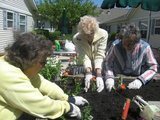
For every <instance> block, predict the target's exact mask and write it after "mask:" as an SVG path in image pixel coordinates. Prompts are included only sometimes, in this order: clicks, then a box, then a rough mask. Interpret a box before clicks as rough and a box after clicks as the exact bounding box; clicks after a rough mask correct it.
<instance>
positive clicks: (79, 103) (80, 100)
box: [68, 96, 89, 106]
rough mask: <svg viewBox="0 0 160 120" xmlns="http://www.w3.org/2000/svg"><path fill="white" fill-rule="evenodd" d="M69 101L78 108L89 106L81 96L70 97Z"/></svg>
mask: <svg viewBox="0 0 160 120" xmlns="http://www.w3.org/2000/svg"><path fill="white" fill-rule="evenodd" d="M68 101H69V102H71V103H73V104H75V105H77V106H84V105H85V104H89V102H88V101H87V100H86V99H85V98H83V97H81V96H71V97H69V100H68Z"/></svg>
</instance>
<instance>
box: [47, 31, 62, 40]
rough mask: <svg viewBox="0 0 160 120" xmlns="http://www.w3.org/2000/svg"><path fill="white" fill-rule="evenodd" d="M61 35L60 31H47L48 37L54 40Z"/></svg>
mask: <svg viewBox="0 0 160 120" xmlns="http://www.w3.org/2000/svg"><path fill="white" fill-rule="evenodd" d="M60 36H61V32H60V31H54V32H50V33H49V39H50V40H51V41H53V42H54V40H59V39H60Z"/></svg>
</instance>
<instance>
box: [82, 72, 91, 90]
mask: <svg viewBox="0 0 160 120" xmlns="http://www.w3.org/2000/svg"><path fill="white" fill-rule="evenodd" d="M92 77H93V76H92V74H87V75H86V76H85V79H84V80H85V88H84V90H85V92H87V91H88V89H89V88H90V81H91V79H92Z"/></svg>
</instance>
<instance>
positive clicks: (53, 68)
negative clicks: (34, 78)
mask: <svg viewBox="0 0 160 120" xmlns="http://www.w3.org/2000/svg"><path fill="white" fill-rule="evenodd" d="M61 66H62V65H61V62H59V61H58V60H56V57H55V58H52V57H50V58H47V63H46V64H45V66H44V68H43V69H42V70H41V71H40V74H41V75H42V76H43V77H44V78H46V79H47V80H50V81H51V80H52V79H54V78H56V77H57V76H59V75H60V70H61Z"/></svg>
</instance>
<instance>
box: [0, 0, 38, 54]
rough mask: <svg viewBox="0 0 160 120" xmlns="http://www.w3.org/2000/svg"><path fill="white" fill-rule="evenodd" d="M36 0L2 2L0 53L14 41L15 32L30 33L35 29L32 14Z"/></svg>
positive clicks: (2, 0)
mask: <svg viewBox="0 0 160 120" xmlns="http://www.w3.org/2000/svg"><path fill="white" fill-rule="evenodd" d="M34 9H36V5H35V3H34V0H0V53H3V52H4V48H5V47H6V46H7V45H9V44H12V43H13V41H14V38H13V31H20V32H28V31H32V30H33V28H34V20H33V17H32V14H31V12H32V11H33V10H34Z"/></svg>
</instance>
